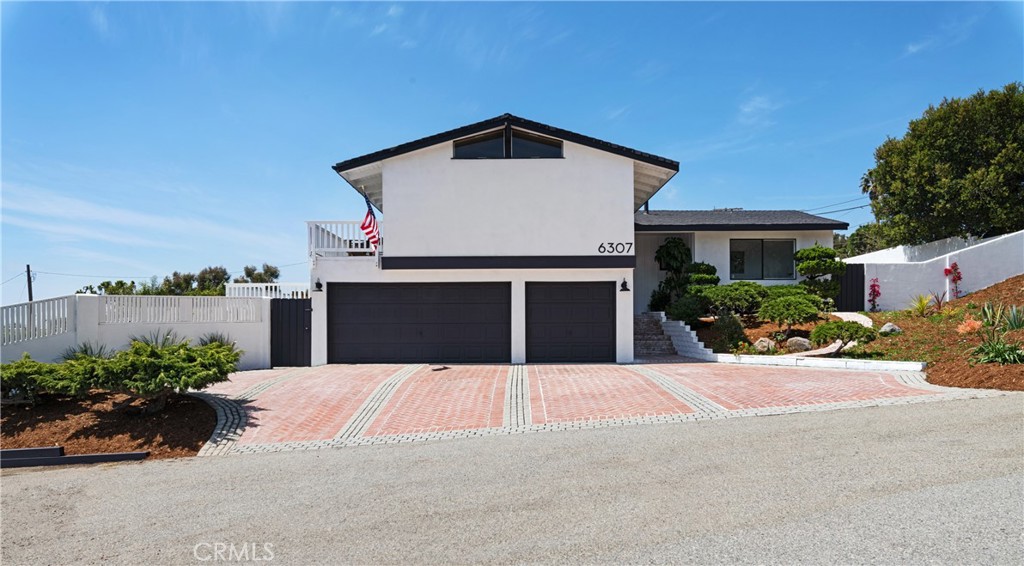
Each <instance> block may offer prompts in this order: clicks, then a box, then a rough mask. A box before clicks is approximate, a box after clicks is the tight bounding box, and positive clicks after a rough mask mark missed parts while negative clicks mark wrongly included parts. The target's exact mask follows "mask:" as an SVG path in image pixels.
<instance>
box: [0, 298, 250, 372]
mask: <svg viewBox="0 0 1024 566" xmlns="http://www.w3.org/2000/svg"><path fill="white" fill-rule="evenodd" d="M0 319H2V322H3V342H2V346H0V347H2V352H0V358H2V359H3V361H4V362H5V363H6V362H9V361H12V360H16V359H18V358H20V357H21V355H22V353H25V352H27V353H28V354H29V355H30V356H32V358H33V359H36V360H39V361H55V360H56V359H58V358H59V357H60V355H61V353H62V352H63V351H64V350H66V349H68V348H71V347H74V346H76V345H78V344H81V343H83V342H89V343H91V344H94V345H105V346H106V347H107V348H111V349H121V348H124V347H125V346H127V345H128V343H129V342H130V341H131V339H132V337H135V336H148V335H150V334H152V333H153V332H156V331H159V332H174V333H176V334H177V335H178V336H180V337H182V338H189V339H191V340H192V341H193V342H195V341H196V340H198V339H199V338H201V337H202V336H203V335H205V334H209V333H212V332H216V333H221V334H226V335H227V336H229V337H230V338H231V339H232V340H233V341H234V342H235V343H236V344H237V345H238V347H239V348H240V349H242V350H244V352H245V353H244V354H243V355H242V359H241V361H240V362H239V368H240V369H260V368H268V367H270V299H268V298H247V297H169V296H134V295H131V296H121V295H105V296H98V295H70V296H67V297H58V298H56V299H47V300H44V301H34V302H31V303H20V304H17V305H10V306H6V307H3V309H2V313H0Z"/></svg>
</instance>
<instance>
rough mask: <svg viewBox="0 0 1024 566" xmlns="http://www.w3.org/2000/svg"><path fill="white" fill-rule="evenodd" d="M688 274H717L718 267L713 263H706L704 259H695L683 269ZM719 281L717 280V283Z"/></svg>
mask: <svg viewBox="0 0 1024 566" xmlns="http://www.w3.org/2000/svg"><path fill="white" fill-rule="evenodd" d="M683 271H684V272H685V273H686V274H687V275H717V274H718V268H717V267H715V266H713V265H711V264H710V263H704V262H703V261H695V262H693V263H690V264H687V265H686V269H684V270H683ZM717 284H718V283H717V282H716V283H715V285H717Z"/></svg>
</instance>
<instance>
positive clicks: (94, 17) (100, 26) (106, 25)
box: [89, 5, 111, 39]
mask: <svg viewBox="0 0 1024 566" xmlns="http://www.w3.org/2000/svg"><path fill="white" fill-rule="evenodd" d="M89 25H90V26H91V27H92V30H93V31H94V32H96V34H97V35H99V36H100V37H101V38H102V39H110V34H111V30H110V20H108V19H107V12H106V10H104V9H103V6H98V5H93V6H90V7H89Z"/></svg>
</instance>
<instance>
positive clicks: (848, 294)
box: [836, 263, 866, 312]
mask: <svg viewBox="0 0 1024 566" xmlns="http://www.w3.org/2000/svg"><path fill="white" fill-rule="evenodd" d="M864 297H866V295H865V294H864V264H863V263H848V264H846V273H845V274H844V275H843V276H842V277H840V278H839V299H838V300H837V301H836V310H837V311H840V312H857V311H862V310H864Z"/></svg>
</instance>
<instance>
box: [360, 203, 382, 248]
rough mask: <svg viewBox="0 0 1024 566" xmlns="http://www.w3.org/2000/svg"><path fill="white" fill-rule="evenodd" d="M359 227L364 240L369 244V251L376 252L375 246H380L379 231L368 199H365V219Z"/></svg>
mask: <svg viewBox="0 0 1024 566" xmlns="http://www.w3.org/2000/svg"><path fill="white" fill-rule="evenodd" d="M359 227H360V228H362V230H363V232H364V233H365V234H366V240H367V241H368V242H370V251H372V252H375V251H377V246H378V245H380V229H379V228H378V227H377V217H376V216H374V214H373V206H372V205H370V199H366V217H365V218H363V223H362V224H360V225H359Z"/></svg>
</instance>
